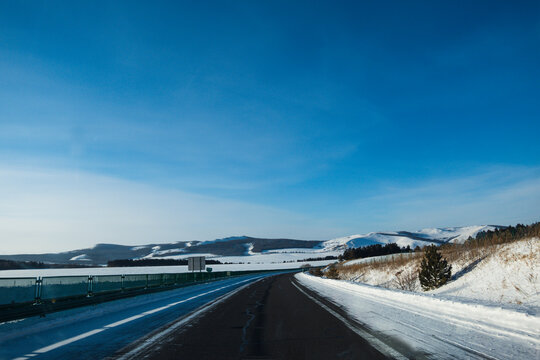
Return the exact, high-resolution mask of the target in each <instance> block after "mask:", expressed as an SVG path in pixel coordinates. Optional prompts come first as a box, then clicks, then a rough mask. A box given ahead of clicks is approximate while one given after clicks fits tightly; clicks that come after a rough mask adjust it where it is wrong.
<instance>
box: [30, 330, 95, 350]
mask: <svg viewBox="0 0 540 360" xmlns="http://www.w3.org/2000/svg"><path fill="white" fill-rule="evenodd" d="M102 331H105V329H103V328H101V329H95V330H92V331H88V332H85V333H84V334H81V335H77V336H74V337H72V338H69V339H66V340H63V341H59V342H57V343H56V344H52V345H49V346H45V347H42V348H41V349H37V350H34V351H33V353H34V354H43V353H46V352H49V351H51V350H54V349H58V348H59V347H62V346H65V345H67V344H71V343H72V342H75V341H79V340H81V339H84V338H87V337H89V336H92V335H95V334H98V333H100V332H102Z"/></svg>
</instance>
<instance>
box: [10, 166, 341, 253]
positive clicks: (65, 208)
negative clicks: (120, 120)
mask: <svg viewBox="0 0 540 360" xmlns="http://www.w3.org/2000/svg"><path fill="white" fill-rule="evenodd" d="M0 199H2V201H0V239H2V245H1V247H0V253H1V254H6V253H21V252H44V251H56V250H67V249H73V248H80V247H86V246H92V245H94V244H96V243H100V242H112V243H118V244H140V243H148V242H172V241H180V240H195V239H199V240H208V239H213V238H218V237H223V236H229V235H243V234H246V235H252V236H261V237H280V236H291V237H297V238H306V237H307V238H321V237H322V238H324V237H327V236H330V233H331V232H332V231H331V230H330V229H331V227H329V226H326V225H328V224H322V223H319V222H317V221H314V219H311V218H310V217H309V216H304V215H301V214H297V213H292V212H289V211H286V210H282V209H276V208H271V207H266V206H260V205H255V204H249V203H245V202H241V201H234V200H227V199H220V198H214V197H209V196H200V195H196V194H191V193H186V192H181V191H176V190H171V189H160V188H155V187H152V186H148V185H143V184H138V183H135V182H129V181H124V180H119V179H115V178H112V177H105V176H97V175H93V174H89V173H82V172H72V171H57V170H55V171H51V170H42V171H36V170H22V169H13V168H11V169H7V168H4V169H0ZM334 231H335V230H334Z"/></svg>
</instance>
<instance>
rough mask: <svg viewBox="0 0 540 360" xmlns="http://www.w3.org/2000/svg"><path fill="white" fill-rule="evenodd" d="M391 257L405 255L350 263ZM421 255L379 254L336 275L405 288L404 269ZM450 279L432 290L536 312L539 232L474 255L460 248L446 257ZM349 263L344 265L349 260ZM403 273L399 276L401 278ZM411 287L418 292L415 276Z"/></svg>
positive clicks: (411, 269)
mask: <svg viewBox="0 0 540 360" xmlns="http://www.w3.org/2000/svg"><path fill="white" fill-rule="evenodd" d="M390 257H394V258H399V257H403V259H405V260H408V261H405V262H400V261H398V262H396V263H392V262H389V263H388V264H387V265H386V266H364V267H363V268H361V269H354V266H350V265H352V263H353V262H354V263H355V264H362V263H363V264H365V263H369V262H372V261H376V260H379V262H382V261H384V260H385V259H388V258H390ZM421 258H422V256H421V254H418V253H410V254H396V255H389V256H385V257H379V258H371V259H370V258H367V259H360V260H359V261H355V260H353V261H350V262H348V263H346V264H345V265H346V266H344V267H343V270H342V271H341V272H340V278H342V279H344V280H351V281H354V282H359V283H364V284H369V285H375V286H381V287H386V288H393V289H403V285H404V282H403V281H404V279H407V276H408V274H411V275H412V274H416V273H418V268H419V263H420V260H421ZM449 262H450V265H452V274H453V277H452V280H451V281H450V282H448V283H447V284H446V285H444V286H443V287H441V288H439V289H437V290H433V291H430V292H429V293H432V294H440V295H444V296H446V297H453V298H459V299H464V300H475V301H484V302H488V303H504V304H514V305H519V306H520V307H522V308H523V307H525V308H529V309H536V310H535V312H538V313H540V292H539V291H540V265H539V264H540V240H539V239H538V238H532V239H526V240H521V241H516V242H513V243H508V244H503V245H498V246H494V247H493V248H491V249H488V250H484V252H482V253H479V254H477V255H475V256H472V255H467V254H463V256H460V257H459V258H457V259H452V260H450V261H449ZM347 265H348V266H347ZM400 279H402V281H401V282H400V281H399V280H400ZM408 289H409V290H412V289H414V290H416V291H418V292H421V289H420V283H419V281H418V278H417V277H416V278H415V279H414V280H413V279H411V282H410V283H409V286H408Z"/></svg>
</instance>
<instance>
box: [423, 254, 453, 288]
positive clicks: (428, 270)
mask: <svg viewBox="0 0 540 360" xmlns="http://www.w3.org/2000/svg"><path fill="white" fill-rule="evenodd" d="M424 251H425V253H424V258H423V259H422V263H421V264H420V273H419V274H418V278H419V280H420V285H422V289H424V291H427V290H433V289H436V288H439V287H441V286H443V285H444V284H446V282H447V281H448V280H450V276H452V266H451V265H448V262H447V261H446V259H443V258H442V256H441V254H440V253H439V252H438V251H437V247H436V246H435V245H430V246H426V247H425V248H424Z"/></svg>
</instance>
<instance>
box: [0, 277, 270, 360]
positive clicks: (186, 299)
mask: <svg viewBox="0 0 540 360" xmlns="http://www.w3.org/2000/svg"><path fill="white" fill-rule="evenodd" d="M266 276H268V274H263V275H261V274H258V275H246V276H242V277H237V278H233V279H226V280H221V281H216V282H211V283H206V284H199V285H193V286H189V287H184V288H179V289H175V290H169V291H164V292H159V293H153V294H146V295H140V296H137V297H134V298H128V299H121V300H115V301H111V302H108V303H103V304H100V305H95V306H87V307H83V308H76V309H71V310H67V311H61V312H57V313H52V314H49V315H47V316H46V317H43V318H39V317H32V318H27V319H23V320H18V321H12V322H8V323H3V324H0V359H1V360H4V359H6V360H7V359H19V360H23V359H102V358H107V357H110V356H112V355H114V354H115V353H116V352H117V351H118V350H120V349H122V348H123V347H125V346H127V345H128V344H130V343H132V342H134V341H136V340H137V339H139V338H141V337H143V336H145V335H147V334H148V333H149V332H152V331H154V330H156V329H159V328H160V327H162V326H164V325H166V324H168V323H170V322H171V321H173V320H175V319H178V318H180V317H182V316H184V315H186V314H188V313H190V312H192V311H193V310H195V309H197V308H199V307H201V306H203V305H205V304H207V303H209V302H212V301H214V300H215V299H217V298H219V297H220V296H222V295H224V294H226V293H230V292H231V291H234V290H237V289H238V288H241V287H242V286H245V285H246V284H250V283H253V282H254V281H256V280H258V279H261V278H263V277H266Z"/></svg>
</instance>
